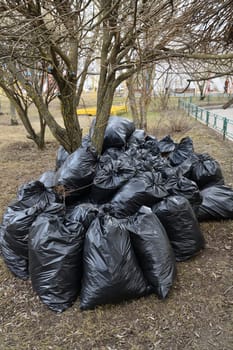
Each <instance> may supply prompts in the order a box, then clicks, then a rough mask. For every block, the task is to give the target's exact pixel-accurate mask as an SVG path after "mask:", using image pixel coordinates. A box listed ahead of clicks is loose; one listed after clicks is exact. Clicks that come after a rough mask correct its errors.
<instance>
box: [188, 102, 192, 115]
mask: <svg viewBox="0 0 233 350" xmlns="http://www.w3.org/2000/svg"><path fill="white" fill-rule="evenodd" d="M190 107H191V104H190V103H188V116H190Z"/></svg>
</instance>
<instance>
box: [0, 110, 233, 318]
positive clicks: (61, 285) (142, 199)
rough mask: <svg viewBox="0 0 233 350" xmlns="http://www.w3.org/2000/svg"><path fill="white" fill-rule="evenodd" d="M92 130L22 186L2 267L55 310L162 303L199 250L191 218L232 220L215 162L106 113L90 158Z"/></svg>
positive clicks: (11, 210) (0, 229) (3, 233)
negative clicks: (181, 267)
mask: <svg viewBox="0 0 233 350" xmlns="http://www.w3.org/2000/svg"><path fill="white" fill-rule="evenodd" d="M92 132H93V126H92V127H91V129H90V134H89V135H87V136H85V137H84V138H83V141H82V145H81V147H80V148H79V149H77V150H76V151H75V152H73V153H72V154H70V155H69V154H68V153H67V152H66V151H65V150H64V148H63V147H59V149H58V153H57V159H56V170H55V171H48V172H46V173H44V174H43V175H42V176H41V177H40V178H39V180H36V181H33V182H30V183H27V184H24V185H23V186H21V187H20V189H19V191H18V194H17V198H16V200H15V201H13V202H12V203H10V204H9V206H8V208H7V209H6V211H5V214H4V216H3V220H2V224H1V226H0V243H1V254H2V256H3V259H4V261H5V263H6V265H7V266H8V268H9V269H10V270H11V272H12V273H13V274H14V275H16V276H18V277H19V278H21V279H27V278H30V279H31V282H32V286H33V289H34V290H35V292H36V293H37V294H38V295H39V297H40V299H41V300H42V301H43V302H44V303H45V304H46V305H47V306H48V307H49V308H50V309H52V310H54V311H57V312H61V311H64V310H65V309H66V308H68V307H70V306H71V305H72V304H73V303H74V302H75V300H76V299H77V297H78V296H79V297H80V308H81V309H83V310H85V309H92V308H94V307H96V306H98V305H103V304H108V303H109V304H113V303H118V302H121V301H124V300H129V299H131V298H138V297H141V296H145V295H148V294H150V293H155V294H156V295H157V296H158V297H159V298H161V299H163V298H166V296H167V295H168V293H169V290H170V288H171V286H172V284H173V281H174V279H175V276H176V261H185V260H186V259H189V258H191V257H193V256H195V255H196V254H197V253H198V252H199V251H200V250H201V249H203V248H204V244H205V241H204V237H203V234H202V232H201V230H200V226H199V222H198V221H204V220H221V219H232V218H233V190H232V189H231V188H230V187H228V186H224V179H223V175H222V172H221V169H220V166H219V163H218V162H217V161H216V160H215V159H213V158H212V157H211V156H210V155H208V154H206V153H204V154H197V153H195V152H194V147H193V142H192V140H191V138H189V137H185V138H183V139H182V140H181V141H180V142H179V143H175V142H174V141H173V140H172V139H171V137H170V136H166V137H164V138H163V139H162V140H160V141H158V140H157V139H156V138H155V137H154V136H150V135H147V134H146V133H145V132H144V130H135V126H134V124H133V122H132V121H130V120H127V119H124V118H120V117H115V116H112V117H110V119H109V123H108V125H107V128H106V132H105V137H104V145H103V152H102V155H101V156H98V155H97V153H96V151H95V149H94V148H93V147H92V146H91V143H90V137H91V135H92Z"/></svg>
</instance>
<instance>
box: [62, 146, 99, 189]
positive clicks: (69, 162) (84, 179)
mask: <svg viewBox="0 0 233 350" xmlns="http://www.w3.org/2000/svg"><path fill="white" fill-rule="evenodd" d="M96 165H97V152H96V151H95V149H94V148H93V147H87V148H86V147H80V148H78V149H77V150H76V151H75V152H73V153H72V154H70V155H69V157H67V159H66V161H65V162H64V163H63V165H62V166H61V167H60V169H59V170H58V171H57V174H56V184H57V185H62V186H64V187H65V189H66V190H68V191H69V190H71V191H72V190H75V191H76V192H77V194H78V193H80V195H82V194H83V193H86V191H87V189H89V188H90V186H91V184H92V181H93V179H94V176H95V170H96Z"/></svg>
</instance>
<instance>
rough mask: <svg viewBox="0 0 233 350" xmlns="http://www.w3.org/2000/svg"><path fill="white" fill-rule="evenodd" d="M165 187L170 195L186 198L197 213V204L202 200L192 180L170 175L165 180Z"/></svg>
mask: <svg viewBox="0 0 233 350" xmlns="http://www.w3.org/2000/svg"><path fill="white" fill-rule="evenodd" d="M165 188H166V190H167V191H168V193H169V194H170V195H180V196H183V197H185V198H187V199H188V201H189V203H190V204H191V206H192V208H193V210H194V212H195V214H197V213H198V210H199V206H200V204H201V202H202V195H201V193H200V191H199V188H198V186H197V184H196V183H195V182H194V181H191V180H189V179H187V178H186V177H184V176H182V177H177V176H172V177H170V178H169V179H168V180H167V181H166V183H165Z"/></svg>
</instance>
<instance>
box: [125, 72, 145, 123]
mask: <svg viewBox="0 0 233 350" xmlns="http://www.w3.org/2000/svg"><path fill="white" fill-rule="evenodd" d="M126 86H127V89H128V98H129V108H130V111H131V114H132V117H133V121H134V124H135V126H136V128H137V129H139V128H140V127H141V125H140V124H141V123H140V116H139V112H138V108H137V100H136V96H135V86H134V78H133V76H132V77H130V78H129V79H127V80H126Z"/></svg>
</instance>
